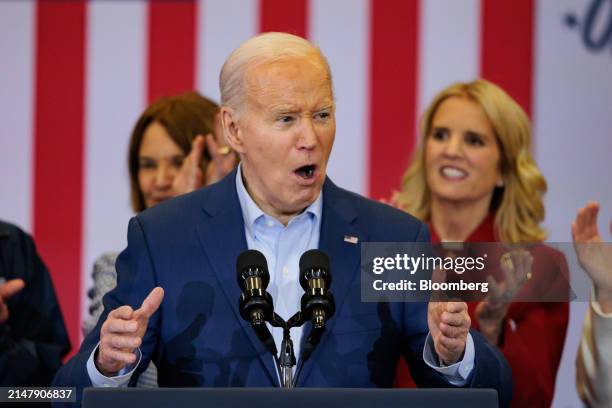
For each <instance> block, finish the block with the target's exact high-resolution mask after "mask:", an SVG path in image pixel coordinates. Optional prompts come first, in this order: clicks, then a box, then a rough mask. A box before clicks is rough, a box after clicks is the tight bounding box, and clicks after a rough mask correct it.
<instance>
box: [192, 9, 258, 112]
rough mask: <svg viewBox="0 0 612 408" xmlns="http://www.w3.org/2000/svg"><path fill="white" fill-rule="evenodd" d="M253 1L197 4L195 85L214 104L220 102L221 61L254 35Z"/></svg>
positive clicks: (255, 13) (255, 27)
mask: <svg viewBox="0 0 612 408" xmlns="http://www.w3.org/2000/svg"><path fill="white" fill-rule="evenodd" d="M258 5H259V2H257V1H256V0H224V1H217V0H200V3H199V7H198V41H197V67H196V84H197V87H198V89H199V90H200V91H201V92H202V93H203V94H204V95H205V96H207V97H209V98H211V99H213V100H214V101H217V102H218V101H220V99H221V98H220V95H219V72H220V71H221V66H222V65H223V62H224V61H225V59H226V58H227V57H228V56H229V54H230V52H232V51H233V50H234V49H235V48H237V47H238V46H239V45H240V44H241V43H242V42H244V41H245V40H247V39H248V38H250V37H252V36H253V35H255V34H256V33H257V29H258V28H257V27H258V20H259V17H258V13H259V8H258Z"/></svg>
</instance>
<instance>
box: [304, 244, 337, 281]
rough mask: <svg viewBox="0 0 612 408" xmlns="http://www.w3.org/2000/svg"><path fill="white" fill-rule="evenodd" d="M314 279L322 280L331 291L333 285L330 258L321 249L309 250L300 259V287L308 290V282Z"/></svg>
mask: <svg viewBox="0 0 612 408" xmlns="http://www.w3.org/2000/svg"><path fill="white" fill-rule="evenodd" d="M312 278H322V279H323V280H324V281H325V286H327V288H328V289H329V287H330V285H331V273H330V267H329V257H328V256H327V254H326V253H325V252H323V251H321V250H319V249H311V250H308V251H306V252H304V253H303V254H302V257H301V258H300V285H301V286H302V288H303V289H304V290H307V288H308V281H309V280H310V279H312Z"/></svg>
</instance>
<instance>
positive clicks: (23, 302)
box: [0, 229, 70, 386]
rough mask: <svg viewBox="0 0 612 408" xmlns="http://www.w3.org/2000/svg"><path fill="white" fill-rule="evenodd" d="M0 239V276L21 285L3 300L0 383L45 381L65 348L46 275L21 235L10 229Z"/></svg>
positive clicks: (36, 383) (30, 243)
mask: <svg viewBox="0 0 612 408" xmlns="http://www.w3.org/2000/svg"><path fill="white" fill-rule="evenodd" d="M2 240H3V241H4V242H2V243H1V244H2V250H3V251H2V252H3V253H2V255H1V256H0V257H1V258H2V259H3V261H4V262H3V265H2V269H4V270H3V271H2V272H1V273H0V275H3V276H4V277H6V278H7V279H14V278H21V279H23V280H24V282H25V287H24V289H23V290H22V291H21V292H19V293H18V294H17V295H15V296H14V297H13V298H11V299H9V300H8V302H7V305H8V308H9V313H10V314H9V319H8V321H7V322H6V323H5V324H2V325H0V384H1V385H2V386H48V385H49V384H50V382H51V380H52V379H53V376H54V375H55V372H56V371H57V370H58V368H59V367H60V365H61V361H62V357H63V356H64V355H66V353H68V351H69V350H70V341H69V340H68V334H67V332H66V327H65V325H64V320H63V318H62V314H61V311H60V308H59V304H58V302H57V298H56V297H55V292H54V290H53V284H52V282H51V277H50V275H49V271H48V270H47V268H46V266H45V264H44V263H43V261H42V260H41V259H40V257H39V255H38V253H37V251H36V247H35V245H34V242H33V241H32V239H31V238H30V237H29V236H28V235H27V234H25V233H24V232H22V231H20V230H17V229H15V233H10V234H8V235H7V236H5V237H4V238H2Z"/></svg>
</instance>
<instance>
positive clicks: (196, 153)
mask: <svg viewBox="0 0 612 408" xmlns="http://www.w3.org/2000/svg"><path fill="white" fill-rule="evenodd" d="M205 145H206V142H205V140H204V136H202V135H197V136H196V137H195V139H193V142H191V151H190V152H189V156H191V165H192V166H193V167H194V168H199V167H200V160H202V154H203V153H204V146H205Z"/></svg>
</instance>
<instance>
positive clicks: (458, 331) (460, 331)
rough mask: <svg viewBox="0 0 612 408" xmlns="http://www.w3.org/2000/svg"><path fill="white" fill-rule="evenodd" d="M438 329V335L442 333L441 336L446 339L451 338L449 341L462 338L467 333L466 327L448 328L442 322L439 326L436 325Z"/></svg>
mask: <svg viewBox="0 0 612 408" xmlns="http://www.w3.org/2000/svg"><path fill="white" fill-rule="evenodd" d="M438 328H439V329H440V333H442V335H444V336H446V337H448V338H451V339H456V338H459V337H461V336H464V335H465V334H466V333H467V332H468V328H467V327H464V326H450V325H448V324H446V323H444V322H440V324H439V325H438Z"/></svg>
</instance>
